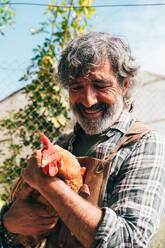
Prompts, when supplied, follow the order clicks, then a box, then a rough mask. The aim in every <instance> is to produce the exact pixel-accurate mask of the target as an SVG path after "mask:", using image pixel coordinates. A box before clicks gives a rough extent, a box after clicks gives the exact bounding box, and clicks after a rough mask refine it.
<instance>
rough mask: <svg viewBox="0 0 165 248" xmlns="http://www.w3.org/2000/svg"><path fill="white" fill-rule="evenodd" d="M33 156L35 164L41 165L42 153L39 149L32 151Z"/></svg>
mask: <svg viewBox="0 0 165 248" xmlns="http://www.w3.org/2000/svg"><path fill="white" fill-rule="evenodd" d="M34 157H35V159H36V163H37V166H38V167H41V165H42V153H41V150H36V151H35V152H34Z"/></svg>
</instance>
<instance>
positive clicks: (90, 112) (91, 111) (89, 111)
mask: <svg viewBox="0 0 165 248" xmlns="http://www.w3.org/2000/svg"><path fill="white" fill-rule="evenodd" d="M100 111H101V109H96V110H88V109H85V110H84V112H86V113H88V114H96V113H98V112H100Z"/></svg>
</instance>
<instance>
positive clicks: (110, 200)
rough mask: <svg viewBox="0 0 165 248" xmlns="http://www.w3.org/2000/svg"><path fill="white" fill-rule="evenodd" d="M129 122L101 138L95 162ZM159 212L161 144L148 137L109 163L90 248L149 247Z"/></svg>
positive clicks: (164, 181)
mask: <svg viewBox="0 0 165 248" xmlns="http://www.w3.org/2000/svg"><path fill="white" fill-rule="evenodd" d="M133 122H134V119H133V117H132V116H131V114H130V113H128V112H127V111H124V112H123V113H122V115H121V117H120V119H119V120H118V121H117V122H116V123H115V124H114V125H113V126H112V127H111V128H110V129H109V131H107V133H106V134H105V135H107V137H108V139H106V141H105V142H102V143H99V144H98V145H97V147H96V153H95V156H96V157H97V158H100V159H103V158H105V157H107V155H108V154H109V153H110V152H111V151H112V149H113V148H114V147H115V146H116V145H117V143H118V142H119V141H120V140H121V138H122V136H123V135H124V134H125V133H126V132H127V131H128V129H129V127H130V125H131V124H132V123H133ZM79 130H80V128H77V127H76V128H75V131H74V133H73V135H72V136H71V138H70V140H69V143H68V150H69V151H71V152H73V144H74V142H75V140H76V138H77V137H78V132H79ZM61 139H65V135H63V136H62V137H61V138H60V139H59V141H60V140H61ZM57 143H58V142H57ZM164 208H165V142H164V140H163V139H162V138H161V137H160V136H159V135H158V134H157V133H156V132H155V131H151V132H149V133H147V134H145V135H144V136H143V137H142V138H140V139H139V140H138V141H136V142H134V143H132V144H130V145H128V146H126V147H123V148H121V149H120V150H119V151H118V152H117V154H116V156H114V157H113V159H112V167H111V172H110V176H109V180H108V183H107V188H106V192H105V197H104V201H103V206H102V210H103V212H104V217H103V219H102V221H101V223H100V224H99V227H98V229H97V232H96V237H95V241H94V244H93V246H92V247H93V248H107V247H108V248H114V247H115V248H129V247H131V248H144V247H148V245H149V242H150V241H151V239H152V238H153V235H154V234H155V232H156V231H157V229H158V227H159V223H160V220H161V217H162V214H163V211H164ZM4 233H5V234H4ZM4 235H5V240H6V241H5V243H8V244H10V245H8V246H6V247H9V248H10V247H15V246H12V239H11V234H10V235H9V234H7V233H6V232H5V231H4V228H3V232H1V237H4ZM3 247H5V246H3V245H1V248H3ZM15 248H16V247H15Z"/></svg>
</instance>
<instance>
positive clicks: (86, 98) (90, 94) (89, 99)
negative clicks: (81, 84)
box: [82, 87, 98, 108]
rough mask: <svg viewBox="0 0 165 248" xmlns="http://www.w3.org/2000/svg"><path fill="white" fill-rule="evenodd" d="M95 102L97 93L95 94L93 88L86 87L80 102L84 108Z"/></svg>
mask: <svg viewBox="0 0 165 248" xmlns="http://www.w3.org/2000/svg"><path fill="white" fill-rule="evenodd" d="M97 102H98V100H97V94H96V92H95V90H94V89H93V88H92V87H88V88H87V89H86V90H85V92H84V95H83V99H82V104H83V105H84V106H85V107H86V108H90V107H91V106H93V105H94V104H96V103H97Z"/></svg>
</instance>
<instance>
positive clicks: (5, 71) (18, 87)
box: [0, 60, 165, 248]
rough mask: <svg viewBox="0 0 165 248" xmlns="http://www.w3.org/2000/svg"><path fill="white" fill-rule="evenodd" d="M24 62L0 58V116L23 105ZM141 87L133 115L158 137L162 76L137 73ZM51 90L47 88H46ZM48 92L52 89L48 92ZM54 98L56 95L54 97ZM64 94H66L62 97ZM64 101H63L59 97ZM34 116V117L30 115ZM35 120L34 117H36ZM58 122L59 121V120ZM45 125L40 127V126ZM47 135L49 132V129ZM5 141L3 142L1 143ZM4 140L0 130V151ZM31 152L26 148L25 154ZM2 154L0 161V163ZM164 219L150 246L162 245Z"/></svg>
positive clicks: (164, 94)
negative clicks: (149, 127) (153, 130)
mask: <svg viewBox="0 0 165 248" xmlns="http://www.w3.org/2000/svg"><path fill="white" fill-rule="evenodd" d="M27 66H28V64H27V62H25V61H18V60H15V61H12V62H5V61H1V67H0V86H1V91H0V119H2V118H4V117H5V116H7V115H9V112H13V111H15V110H19V109H20V108H24V107H25V106H26V104H27V99H26V95H25V94H22V89H23V88H24V87H25V86H26V82H24V81H19V79H20V77H22V76H23V75H24V73H25V71H26V68H27ZM139 80H140V81H141V87H140V88H138V89H137V92H136V96H135V99H136V101H135V109H134V112H133V114H134V115H135V116H136V117H137V119H138V120H139V121H142V122H144V123H146V124H148V125H149V126H151V127H152V128H154V129H156V130H157V131H158V132H159V133H160V134H161V135H162V136H164V137H165V128H164V126H165V112H164V105H165V87H164V84H165V75H157V74H155V73H151V72H141V73H140V75H139ZM50 90H51V89H50ZM52 94H54V93H53V91H52ZM55 97H57V96H55ZM65 97H66V96H65ZM63 103H64V104H65V100H63ZM42 111H47V110H46V109H43V110H41V112H42ZM31 116H32V113H30V114H29V115H27V116H26V119H27V122H28V121H30V118H31ZM34 119H35V116H34ZM35 120H36V122H38V117H37V116H36V119H35ZM60 121H61V122H60ZM60 121H59V122H57V121H56V120H55V119H54V127H55V128H56V127H57V126H58V125H60V123H61V124H62V122H63V120H62V118H61V120H60ZM45 128H49V127H43V129H45ZM50 135H51V131H50ZM4 141H5V142H4ZM8 142H11V139H10V137H6V136H4V135H3V132H1V133H0V150H1V154H3V151H4V153H6V149H7V147H8ZM28 152H31V151H30V150H28V149H27V148H26V153H28ZM2 160H3V159H2V156H1V158H0V162H1V163H2ZM164 223H165V219H163V221H162V224H161V229H160V231H159V233H158V234H157V236H156V238H155V240H154V242H153V243H152V246H151V247H154V248H156V247H157V248H161V247H165V239H164V235H165V233H164V231H163V230H164V227H165V224H164Z"/></svg>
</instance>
